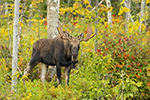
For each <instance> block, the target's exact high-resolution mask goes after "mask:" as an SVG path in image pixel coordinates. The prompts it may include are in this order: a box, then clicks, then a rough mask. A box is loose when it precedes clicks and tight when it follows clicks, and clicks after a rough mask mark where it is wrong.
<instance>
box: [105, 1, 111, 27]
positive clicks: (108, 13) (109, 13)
mask: <svg viewBox="0 0 150 100" xmlns="http://www.w3.org/2000/svg"><path fill="white" fill-rule="evenodd" d="M106 4H107V8H110V7H111V1H110V0H106ZM107 18H108V24H110V25H111V27H112V11H108V12H107Z"/></svg>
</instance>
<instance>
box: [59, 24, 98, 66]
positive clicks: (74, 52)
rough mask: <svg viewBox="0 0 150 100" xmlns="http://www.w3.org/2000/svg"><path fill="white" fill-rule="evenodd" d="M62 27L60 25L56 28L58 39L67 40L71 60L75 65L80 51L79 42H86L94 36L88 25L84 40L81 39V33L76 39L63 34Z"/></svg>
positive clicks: (82, 34) (82, 35)
mask: <svg viewBox="0 0 150 100" xmlns="http://www.w3.org/2000/svg"><path fill="white" fill-rule="evenodd" d="M62 26H63V24H62V25H60V24H59V26H58V28H57V29H58V33H59V34H60V37H61V38H62V39H63V40H68V41H69V48H70V51H71V60H72V61H73V62H74V63H77V62H78V59H77V57H78V51H79V49H80V42H82V41H88V40H89V39H90V38H92V37H94V36H95V34H93V32H92V29H91V27H89V25H88V30H87V37H86V38H83V37H84V33H81V34H80V35H79V36H78V37H72V36H71V35H70V34H69V33H66V32H63V30H62Z"/></svg>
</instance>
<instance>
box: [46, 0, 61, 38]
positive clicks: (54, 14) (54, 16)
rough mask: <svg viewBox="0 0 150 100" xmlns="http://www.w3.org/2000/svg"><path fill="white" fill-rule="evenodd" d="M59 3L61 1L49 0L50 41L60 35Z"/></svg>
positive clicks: (48, 24) (48, 31) (48, 28)
mask: <svg viewBox="0 0 150 100" xmlns="http://www.w3.org/2000/svg"><path fill="white" fill-rule="evenodd" d="M58 2H59V0H47V33H48V38H49V39H52V38H54V37H56V36H57V34H58V31H57V26H58V25H57V23H58V11H59V9H58Z"/></svg>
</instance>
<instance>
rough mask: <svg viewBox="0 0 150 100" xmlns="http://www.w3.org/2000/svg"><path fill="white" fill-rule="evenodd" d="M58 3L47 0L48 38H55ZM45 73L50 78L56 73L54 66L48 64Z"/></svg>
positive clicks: (54, 0)
mask: <svg viewBox="0 0 150 100" xmlns="http://www.w3.org/2000/svg"><path fill="white" fill-rule="evenodd" d="M59 4H60V0H47V35H48V38H49V39H53V38H55V37H56V36H57V34H58V31H57V26H58V24H57V23H58V15H59ZM43 66H44V65H43ZM43 68H44V67H43ZM43 71H44V69H42V73H43ZM47 73H48V75H49V76H50V78H52V77H53V76H54V74H55V73H56V66H49V67H48V72H47ZM45 74H46V72H45Z"/></svg>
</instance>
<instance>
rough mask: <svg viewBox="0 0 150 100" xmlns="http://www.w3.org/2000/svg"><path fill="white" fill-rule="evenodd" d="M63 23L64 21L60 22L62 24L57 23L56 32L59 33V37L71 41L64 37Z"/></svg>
mask: <svg viewBox="0 0 150 100" xmlns="http://www.w3.org/2000/svg"><path fill="white" fill-rule="evenodd" d="M63 24H64V23H62V24H61V25H60V24H59V23H58V27H57V30H58V33H59V34H60V37H61V38H62V39H66V40H68V41H71V40H70V39H69V38H68V37H65V36H64V32H63V29H62V27H63ZM68 34H69V33H68Z"/></svg>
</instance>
